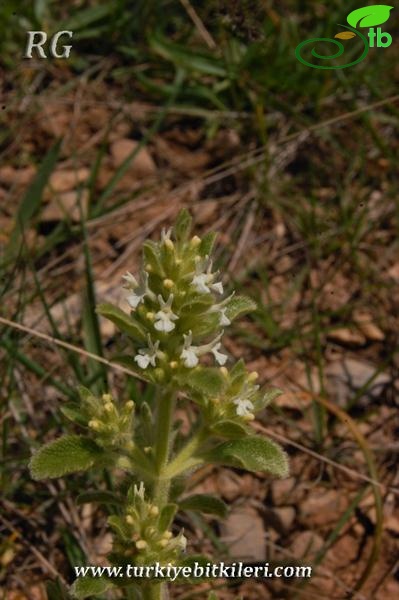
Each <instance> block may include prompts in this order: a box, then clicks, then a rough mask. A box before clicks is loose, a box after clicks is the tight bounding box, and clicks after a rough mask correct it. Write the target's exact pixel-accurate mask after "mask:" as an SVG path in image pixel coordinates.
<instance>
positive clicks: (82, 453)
mask: <svg viewBox="0 0 399 600" xmlns="http://www.w3.org/2000/svg"><path fill="white" fill-rule="evenodd" d="M102 456H103V452H102V450H101V449H100V448H99V447H98V446H97V444H95V443H94V442H93V441H92V440H90V439H88V438H85V437H82V436H79V435H64V436H63V437H61V438H58V439H57V440H54V441H52V442H49V443H48V444H46V445H45V446H42V447H41V448H40V449H39V450H38V451H37V452H35V454H34V455H33V456H32V458H31V460H30V463H29V468H30V472H31V476H32V477H33V479H36V480H39V479H47V478H51V477H62V476H63V475H67V474H68V473H74V472H76V471H87V469H89V468H90V467H92V466H93V465H94V463H95V462H96V461H97V460H98V459H99V458H100V457H102Z"/></svg>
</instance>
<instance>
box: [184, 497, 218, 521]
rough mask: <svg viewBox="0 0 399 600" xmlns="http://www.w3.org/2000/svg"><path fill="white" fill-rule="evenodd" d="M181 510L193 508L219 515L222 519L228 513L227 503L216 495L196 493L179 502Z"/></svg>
mask: <svg viewBox="0 0 399 600" xmlns="http://www.w3.org/2000/svg"><path fill="white" fill-rule="evenodd" d="M179 508H180V509H181V510H193V511H196V512H201V513H205V514H210V515H217V516H218V517H221V518H222V519H223V518H224V517H225V516H226V515H227V505H226V504H225V503H224V502H223V501H222V500H220V499H219V498H215V496H210V495H209V494H195V495H193V496H188V497H187V498H183V500H180V502H179Z"/></svg>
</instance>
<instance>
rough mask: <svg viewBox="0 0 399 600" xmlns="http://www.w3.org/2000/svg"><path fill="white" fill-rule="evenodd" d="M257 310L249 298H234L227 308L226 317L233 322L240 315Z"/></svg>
mask: <svg viewBox="0 0 399 600" xmlns="http://www.w3.org/2000/svg"><path fill="white" fill-rule="evenodd" d="M254 310H256V303H255V302H254V301H253V300H251V298H247V296H233V297H232V298H231V300H230V301H229V303H228V304H227V306H226V316H227V317H228V318H229V319H230V321H232V320H233V319H236V318H237V317H239V316H240V315H244V314H246V313H249V312H252V311H254Z"/></svg>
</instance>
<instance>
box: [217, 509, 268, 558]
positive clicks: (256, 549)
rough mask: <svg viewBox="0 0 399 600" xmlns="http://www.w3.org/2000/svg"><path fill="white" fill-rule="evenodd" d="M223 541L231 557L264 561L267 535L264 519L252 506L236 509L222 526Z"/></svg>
mask: <svg viewBox="0 0 399 600" xmlns="http://www.w3.org/2000/svg"><path fill="white" fill-rule="evenodd" d="M221 531H222V540H223V541H224V542H225V544H226V545H227V546H228V548H229V555H230V556H231V557H232V558H238V559H240V560H254V561H264V560H265V559H266V535H265V530H264V524H263V519H262V517H261V516H260V515H259V513H258V511H257V510H256V509H255V508H253V507H251V506H240V507H237V508H234V509H233V510H232V511H231V512H230V513H229V515H228V517H227V518H226V519H225V520H224V521H223V523H222V524H221Z"/></svg>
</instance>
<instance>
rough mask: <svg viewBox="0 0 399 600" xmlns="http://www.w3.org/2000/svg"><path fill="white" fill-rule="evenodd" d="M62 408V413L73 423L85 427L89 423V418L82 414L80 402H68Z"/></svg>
mask: <svg viewBox="0 0 399 600" xmlns="http://www.w3.org/2000/svg"><path fill="white" fill-rule="evenodd" d="M60 410H61V412H62V414H63V415H64V416H65V417H66V418H67V419H69V420H70V421H72V422H73V423H77V424H78V425H82V426H83V427H84V426H86V425H87V419H86V417H85V416H84V415H82V411H81V410H80V407H79V405H78V404H72V403H70V404H66V405H65V406H61V408H60Z"/></svg>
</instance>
